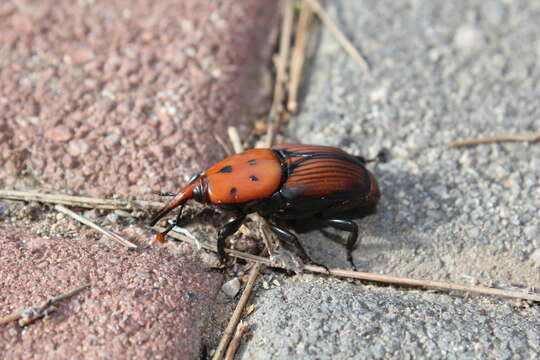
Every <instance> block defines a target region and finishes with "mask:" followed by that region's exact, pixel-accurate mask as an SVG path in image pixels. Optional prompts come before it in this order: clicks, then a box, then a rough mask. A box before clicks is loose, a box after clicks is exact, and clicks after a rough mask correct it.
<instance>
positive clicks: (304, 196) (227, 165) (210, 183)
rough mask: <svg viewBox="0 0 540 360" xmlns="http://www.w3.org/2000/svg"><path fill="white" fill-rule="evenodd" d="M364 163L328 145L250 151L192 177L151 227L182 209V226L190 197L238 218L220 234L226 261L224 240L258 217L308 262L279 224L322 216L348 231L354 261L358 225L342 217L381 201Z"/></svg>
mask: <svg viewBox="0 0 540 360" xmlns="http://www.w3.org/2000/svg"><path fill="white" fill-rule="evenodd" d="M366 162H367V161H366V160H364V159H363V158H362V157H359V156H353V155H350V154H348V153H346V152H345V151H343V150H341V149H339V148H335V147H329V146H317V145H301V144H284V145H276V146H274V147H272V148H270V149H252V150H247V151H245V152H243V153H241V154H236V155H232V156H229V157H228V158H226V159H224V160H222V161H220V162H218V163H217V164H215V165H214V166H212V167H211V168H209V169H208V170H206V171H204V172H201V173H199V174H197V175H195V176H194V177H192V178H191V180H190V181H189V183H188V185H186V186H185V187H184V188H182V189H181V190H180V191H178V193H177V194H176V195H175V197H174V198H173V199H172V200H171V201H170V202H169V203H168V204H167V205H166V206H164V207H163V208H162V209H161V210H160V211H158V212H157V213H156V214H155V216H154V217H153V218H152V219H151V221H150V225H152V226H153V225H154V224H156V223H157V222H158V221H159V220H160V219H161V218H162V217H164V216H165V215H166V214H167V213H169V212H170V211H171V210H173V209H174V208H176V207H178V206H180V207H181V208H180V211H179V213H178V216H177V218H176V223H178V222H179V220H180V217H181V214H182V209H183V206H184V204H185V203H186V201H188V200H190V199H193V200H195V201H198V202H200V203H205V204H212V205H216V206H218V207H220V208H222V209H224V210H228V211H231V212H232V213H233V214H234V220H232V221H231V222H229V223H227V224H226V225H225V226H224V227H223V228H222V229H221V230H220V231H219V234H218V240H217V247H218V255H219V258H220V261H221V262H222V263H223V262H224V261H225V259H226V257H225V251H224V244H225V239H226V238H227V237H228V236H230V235H232V234H234V233H235V232H236V231H237V230H238V228H239V227H240V225H241V224H242V222H243V221H244V219H245V218H246V215H247V214H250V213H254V212H257V213H259V214H260V215H261V216H262V217H264V218H265V219H266V220H267V222H268V226H269V228H270V229H271V230H272V231H273V232H274V233H275V234H276V235H277V236H278V238H279V239H280V240H283V241H285V242H287V243H289V244H293V245H295V246H297V247H298V248H299V249H300V250H301V254H302V255H303V257H304V256H305V257H306V258H307V259H309V257H307V255H306V254H305V251H304V250H303V248H302V247H301V245H300V243H299V242H298V239H297V238H296V236H295V235H294V234H293V233H291V232H290V231H289V230H287V229H285V228H283V227H282V226H278V225H277V224H276V221H279V220H292V219H303V218H319V219H320V220H321V222H322V224H324V225H329V226H332V227H334V228H336V229H339V230H343V231H347V232H349V236H348V239H347V242H346V247H347V250H348V259H349V261H350V262H351V263H352V255H351V252H352V250H353V249H354V246H355V244H356V241H357V238H358V226H357V225H356V223H355V222H353V221H351V220H348V219H346V218H344V217H343V213H345V212H350V211H355V212H358V213H359V214H361V215H369V214H371V213H373V212H374V210H375V208H376V206H377V203H378V201H379V198H380V192H379V186H378V184H377V181H376V180H375V177H374V176H373V174H372V173H371V172H370V171H369V170H367V169H366V168H365V166H364V165H365V163H366ZM174 225H175V224H173V225H171V226H169V227H168V228H167V229H166V230H165V231H163V232H161V233H159V234H158V235H157V237H156V238H157V240H158V241H159V242H163V241H164V239H165V235H166V234H167V233H168V232H169V231H170V230H171V229H172V228H173V227H174Z"/></svg>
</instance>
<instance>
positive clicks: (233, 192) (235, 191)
mask: <svg viewBox="0 0 540 360" xmlns="http://www.w3.org/2000/svg"><path fill="white" fill-rule="evenodd" d="M237 192H238V190H236V188H235V187H233V188H231V191H230V193H231V195H232V196H235V195H236V193H237Z"/></svg>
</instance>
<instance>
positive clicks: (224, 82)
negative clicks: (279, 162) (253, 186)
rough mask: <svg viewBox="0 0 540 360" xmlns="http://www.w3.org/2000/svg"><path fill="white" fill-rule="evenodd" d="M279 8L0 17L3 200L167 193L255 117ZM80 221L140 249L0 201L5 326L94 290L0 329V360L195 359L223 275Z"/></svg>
mask: <svg viewBox="0 0 540 360" xmlns="http://www.w3.org/2000/svg"><path fill="white" fill-rule="evenodd" d="M276 3H277V2H273V1H258V0H246V1H212V0H202V1H201V0H174V1H173V0H161V1H152V0H92V1H90V0H81V1H71V0H62V1H56V0H42V1H24V0H12V1H2V2H0V164H1V166H0V188H5V189H29V188H37V189H42V190H48V191H51V192H63V193H74V194H81V195H87V196H88V195H89V196H99V197H108V196H111V195H118V196H120V197H131V198H137V199H150V198H153V199H154V200H155V197H153V196H151V195H150V194H149V193H150V190H157V189H161V190H164V191H172V190H176V189H177V188H178V187H179V186H180V185H181V184H182V183H184V182H185V181H186V180H187V179H188V178H189V177H190V176H191V175H192V174H193V173H194V172H197V171H200V170H201V169H204V168H205V167H206V166H207V165H208V164H210V163H212V162H214V161H216V160H218V159H219V158H221V157H222V156H223V154H224V153H223V150H222V149H221V147H220V146H219V145H218V144H217V142H216V140H215V136H216V135H218V136H220V137H222V138H225V139H226V127H227V126H228V125H235V126H237V128H238V129H239V130H240V132H241V134H242V135H246V134H248V133H249V130H250V124H251V123H252V122H253V120H254V114H255V113H256V112H257V111H260V109H261V107H264V106H265V104H266V101H267V100H268V89H267V86H265V85H264V84H265V82H264V81H263V80H264V79H265V76H266V78H268V73H267V72H266V71H267V68H268V64H269V63H270V56H271V51H272V46H273V41H274V38H275V29H276V28H277V26H276V25H277V6H276ZM76 210H77V211H79V212H84V211H85V210H81V209H76ZM86 213H87V214H89V215H90V216H94V217H96V221H97V222H99V223H104V225H107V226H108V227H109V228H111V229H112V230H114V231H117V232H119V233H121V234H122V235H124V236H125V237H126V238H127V239H128V240H130V241H132V242H134V243H136V244H138V245H139V248H138V249H136V250H129V251H128V250H125V249H123V248H121V247H119V246H118V245H115V244H112V243H111V244H107V243H104V242H101V241H99V240H100V238H101V235H97V234H96V233H95V232H94V231H93V230H89V229H87V228H84V227H82V226H80V225H78V224H76V223H75V222H74V221H73V220H71V219H68V218H65V217H63V216H59V215H58V214H57V213H55V212H54V210H53V209H52V208H51V207H49V206H46V205H35V204H27V205H23V204H22V203H16V202H8V201H4V200H0V316H5V315H7V314H9V313H11V312H13V311H15V310H17V309H18V308H20V307H25V306H29V305H32V304H34V303H37V302H40V301H43V300H45V299H46V298H48V297H50V296H54V295H57V294H59V293H62V292H66V291H69V290H71V289H73V288H75V287H77V286H79V285H81V284H83V283H85V282H89V283H90V284H91V288H89V289H87V290H84V291H83V292H81V293H80V294H78V295H76V296H74V297H73V298H71V299H67V300H64V301H63V302H62V303H60V304H59V305H58V307H59V310H58V312H57V313H56V314H54V315H53V316H52V317H51V318H50V319H49V320H48V321H38V322H36V323H35V324H32V325H30V326H29V327H27V328H24V329H22V328H20V327H19V326H18V325H16V324H14V323H12V324H9V325H5V326H2V327H0V358H2V359H32V358H43V359H45V358H47V359H73V358H107V359H122V358H138V359H146V358H165V359H170V358H179V359H183V358H193V357H195V358H196V357H197V356H198V353H199V351H200V347H201V342H202V340H201V336H202V335H201V334H202V333H203V332H204V331H205V330H207V329H205V328H206V327H207V326H208V323H209V320H208V319H209V318H210V317H211V316H210V315H211V314H210V312H211V311H213V310H214V309H216V308H218V309H219V306H220V304H219V303H216V302H215V297H216V294H217V292H218V290H219V285H220V280H221V277H220V275H219V274H216V273H213V272H208V271H207V269H205V268H204V265H203V264H201V263H200V262H198V261H197V260H196V258H194V257H192V256H189V255H188V254H185V253H184V252H182V251H178V250H177V249H178V248H179V246H178V245H177V244H171V243H169V244H168V245H167V246H165V247H158V246H156V245H155V244H151V245H149V246H146V244H147V243H148V241H149V240H151V236H152V233H151V232H150V231H148V230H145V229H144V228H143V227H142V225H143V224H142V223H139V222H136V221H133V219H129V218H128V219H124V220H122V219H120V220H118V221H117V222H115V221H114V217H113V218H112V219H113V220H111V218H110V217H107V218H106V217H105V215H107V213H106V212H105V213H101V212H98V213H95V212H88V211H87V212H86ZM111 223H112V224H111ZM184 248H185V246H184Z"/></svg>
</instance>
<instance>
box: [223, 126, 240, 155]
mask: <svg viewBox="0 0 540 360" xmlns="http://www.w3.org/2000/svg"><path fill="white" fill-rule="evenodd" d="M227 132H228V133H229V139H230V140H231V143H232V145H233V149H234V152H235V153H236V154H239V153H241V152H243V151H244V146H243V145H242V141H241V140H240V134H238V130H236V128H235V127H234V126H229V127H228V128H227Z"/></svg>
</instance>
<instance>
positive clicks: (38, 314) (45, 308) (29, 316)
mask: <svg viewBox="0 0 540 360" xmlns="http://www.w3.org/2000/svg"><path fill="white" fill-rule="evenodd" d="M89 286H90V284H86V285H83V286H79V287H78V288H76V289H73V290H71V291H68V292H67V293H64V294H60V295H58V296H55V297H53V298H49V299H48V300H47V301H45V302H43V303H41V304H37V305H34V306H31V307H29V308H26V309H21V310H18V311H16V312H14V313H13V314H11V315H8V316H6V317H4V318H2V319H0V326H1V325H5V324H7V323H10V322H12V321H15V320H19V319H20V320H19V325H21V326H26V325H28V324H30V323H31V322H33V321H35V320H37V319H39V318H42V317H44V316H47V315H48V314H50V312H51V310H52V311H54V310H55V308H54V307H53V305H55V304H56V303H58V302H60V301H62V300H64V299H67V298H69V297H71V296H73V295H75V294H77V293H78V292H80V291H82V290H84V289H86V288H87V287H89Z"/></svg>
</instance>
